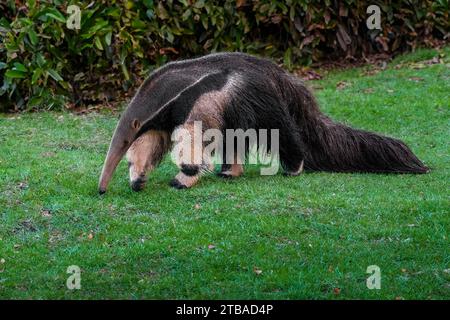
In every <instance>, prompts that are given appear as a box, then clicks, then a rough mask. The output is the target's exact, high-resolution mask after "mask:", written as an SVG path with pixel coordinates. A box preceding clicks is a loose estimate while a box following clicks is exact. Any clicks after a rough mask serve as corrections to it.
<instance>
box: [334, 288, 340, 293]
mask: <svg viewBox="0 0 450 320" xmlns="http://www.w3.org/2000/svg"><path fill="white" fill-rule="evenodd" d="M333 293H334V294H335V295H338V294H341V288H334V289H333Z"/></svg>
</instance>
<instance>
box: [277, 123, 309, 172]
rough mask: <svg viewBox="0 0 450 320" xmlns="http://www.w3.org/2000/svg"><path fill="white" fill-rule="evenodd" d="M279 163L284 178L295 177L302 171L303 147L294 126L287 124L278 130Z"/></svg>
mask: <svg viewBox="0 0 450 320" xmlns="http://www.w3.org/2000/svg"><path fill="white" fill-rule="evenodd" d="M279 145H280V150H279V152H280V162H281V166H282V167H283V170H284V174H285V175H286V176H297V175H299V174H300V173H301V172H302V171H303V167H304V161H305V152H306V150H305V145H304V143H303V141H302V139H301V138H300V134H299V132H298V129H297V127H296V126H295V125H293V124H292V123H290V122H288V123H286V124H285V127H283V129H280V142H279Z"/></svg>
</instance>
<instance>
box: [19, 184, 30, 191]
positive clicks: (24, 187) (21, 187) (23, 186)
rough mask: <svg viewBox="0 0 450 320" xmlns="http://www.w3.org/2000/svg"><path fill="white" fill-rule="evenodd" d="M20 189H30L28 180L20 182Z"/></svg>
mask: <svg viewBox="0 0 450 320" xmlns="http://www.w3.org/2000/svg"><path fill="white" fill-rule="evenodd" d="M18 187H19V189H20V190H25V189H28V184H27V183H26V182H20V183H19V185H18Z"/></svg>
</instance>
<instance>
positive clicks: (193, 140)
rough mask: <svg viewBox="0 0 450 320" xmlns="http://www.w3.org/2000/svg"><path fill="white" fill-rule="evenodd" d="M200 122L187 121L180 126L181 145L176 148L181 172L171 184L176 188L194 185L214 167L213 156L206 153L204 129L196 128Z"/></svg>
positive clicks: (177, 161) (175, 152)
mask: <svg viewBox="0 0 450 320" xmlns="http://www.w3.org/2000/svg"><path fill="white" fill-rule="evenodd" d="M198 124H199V122H195V123H194V122H189V123H185V124H184V125H183V126H181V127H180V128H178V129H177V130H179V131H178V132H179V133H180V138H181V139H180V140H179V141H178V143H180V145H179V146H178V147H177V146H176V147H175V148H176V150H174V156H175V162H176V164H177V166H178V167H179V168H180V172H179V173H178V174H177V175H176V176H175V178H174V179H172V181H170V186H172V187H174V188H176V189H186V188H190V187H192V186H194V185H195V184H197V182H198V181H199V179H200V176H201V175H202V174H204V173H205V172H211V171H212V170H213V169H214V165H213V163H212V160H211V158H210V157H209V156H208V155H207V154H204V148H205V145H204V143H203V139H202V133H203V131H202V129H201V128H198V127H197V128H196V129H195V126H198Z"/></svg>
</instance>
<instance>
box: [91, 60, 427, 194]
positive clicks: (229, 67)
mask: <svg viewBox="0 0 450 320" xmlns="http://www.w3.org/2000/svg"><path fill="white" fill-rule="evenodd" d="M194 121H202V123H203V130H206V129H209V128H217V129H220V130H222V131H224V130H225V129H238V128H240V129H243V130H247V129H251V128H253V129H256V130H258V129H279V137H280V140H279V148H280V150H279V156H280V161H281V164H282V166H283V168H284V170H285V172H286V173H287V174H290V175H296V174H298V173H300V172H301V171H302V169H303V168H304V169H306V170H311V171H334V172H375V173H426V172H427V171H428V168H427V167H426V166H424V164H423V163H422V162H421V161H420V160H419V159H418V158H417V157H416V156H415V155H414V154H413V153H412V152H411V150H410V149H409V148H408V147H407V146H406V145H405V144H404V143H403V142H402V141H400V140H397V139H394V138H389V137H385V136H382V135H379V134H375V133H372V132H368V131H363V130H357V129H352V128H350V127H347V126H345V125H343V124H340V123H336V122H334V121H332V120H331V119H330V118H328V117H327V116H326V115H324V114H323V113H322V112H321V111H320V109H319V107H318V105H317V102H316V100H315V99H314V96H313V95H312V93H311V92H310V91H309V90H308V89H307V88H306V86H305V84H304V83H303V82H302V81H301V80H300V79H298V78H296V77H295V76H293V75H291V74H289V73H288V72H286V71H285V70H283V69H282V68H280V67H279V66H277V65H276V64H274V63H273V62H271V61H269V60H266V59H261V58H257V57H254V56H250V55H247V54H242V53H220V54H211V55H207V56H204V57H201V58H197V59H191V60H183V61H179V62H173V63H169V64H167V65H166V66H164V67H162V68H159V69H158V70H156V71H154V72H153V73H152V74H151V75H150V77H149V78H148V79H147V80H146V81H145V82H144V83H143V84H142V86H141V88H140V89H139V90H138V92H137V93H136V95H135V97H134V98H133V100H132V101H131V103H130V105H129V106H128V108H127V109H126V111H125V112H124V114H123V115H122V117H121V119H120V121H119V124H118V126H117V128H116V132H115V134H114V137H113V139H112V141H111V145H110V149H109V151H108V156H107V158H106V161H105V165H104V168H103V172H102V177H101V179H100V185H99V190H100V192H105V190H106V186H107V184H108V182H109V180H110V177H111V175H112V173H113V171H114V170H115V167H116V166H117V164H118V162H119V161H120V159H121V158H122V157H123V155H124V154H125V153H126V152H127V151H128V159H129V161H130V178H131V180H132V186H133V189H135V190H139V189H141V188H142V187H143V185H144V183H145V180H146V176H147V174H148V171H149V170H151V169H152V168H154V167H155V166H156V165H157V164H158V162H159V160H160V159H161V158H162V156H163V155H164V153H166V152H167V151H168V149H169V148H170V143H169V142H168V140H169V137H170V135H171V133H172V132H173V131H174V130H175V129H176V128H179V127H183V128H185V129H187V130H192V126H193V123H194ZM130 147H131V148H130ZM143 154H145V156H143ZM139 157H140V158H141V159H140V160H139ZM135 162H136V163H135ZM137 162H140V164H139V165H138V164H137ZM206 165H207V166H208V165H210V164H206ZM179 166H180V168H181V171H180V173H179V174H178V175H177V177H176V178H175V179H174V180H173V181H172V183H171V184H172V186H174V187H177V188H184V187H190V186H192V185H194V184H195V183H196V182H197V181H198V178H199V175H200V174H201V172H202V170H201V168H202V166H205V164H204V163H203V164H194V165H186V164H179ZM222 171H223V172H222V175H231V176H237V175H239V174H241V173H242V171H243V170H242V166H241V165H231V166H229V165H228V166H227V165H224V166H223V170H222Z"/></svg>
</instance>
